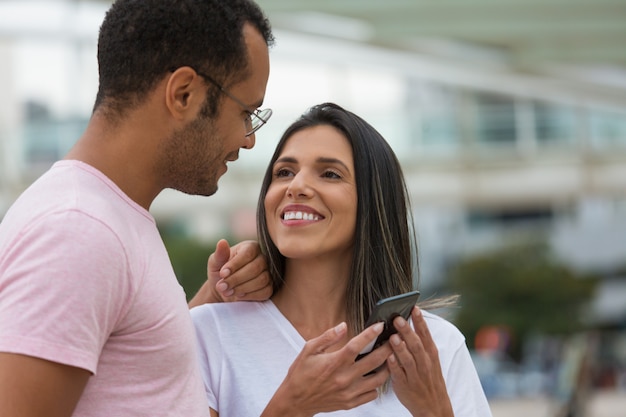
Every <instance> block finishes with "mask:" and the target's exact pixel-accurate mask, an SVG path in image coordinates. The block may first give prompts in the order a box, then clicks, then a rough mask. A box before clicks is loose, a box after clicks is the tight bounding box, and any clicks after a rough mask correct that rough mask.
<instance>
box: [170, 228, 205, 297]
mask: <svg viewBox="0 0 626 417" xmlns="http://www.w3.org/2000/svg"><path fill="white" fill-rule="evenodd" d="M163 241H164V242H165V247H166V248H167V251H168V253H169V255H170V260H171V262H172V266H173V267H174V272H175V273H176V278H177V279H178V282H179V283H180V285H182V287H183V288H184V289H185V294H187V300H189V299H191V297H193V296H194V295H195V294H196V292H197V291H198V289H199V288H200V287H201V286H202V284H203V283H204V282H205V281H206V279H207V261H208V259H209V256H210V255H211V254H212V253H213V252H214V251H215V245H216V244H217V242H215V243H211V244H202V243H200V242H198V241H196V240H193V239H189V238H186V237H182V236H163Z"/></svg>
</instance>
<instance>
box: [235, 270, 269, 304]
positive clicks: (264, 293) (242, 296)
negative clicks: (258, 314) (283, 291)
mask: <svg viewBox="0 0 626 417" xmlns="http://www.w3.org/2000/svg"><path fill="white" fill-rule="evenodd" d="M268 277H269V274H268ZM267 281H268V284H267V285H265V286H264V287H261V288H257V287H258V285H256V284H258V283H257V281H256V280H255V281H253V282H252V283H251V284H250V287H248V286H247V284H244V285H240V286H238V287H236V288H235V295H234V296H233V297H232V298H233V299H234V300H238V301H265V300H267V299H268V298H270V297H271V296H272V293H273V292H274V291H273V288H272V285H271V283H270V282H269V278H268V279H267Z"/></svg>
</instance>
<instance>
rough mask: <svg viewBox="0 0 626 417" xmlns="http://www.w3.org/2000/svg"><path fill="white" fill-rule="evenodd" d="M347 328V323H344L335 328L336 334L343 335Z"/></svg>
mask: <svg viewBox="0 0 626 417" xmlns="http://www.w3.org/2000/svg"><path fill="white" fill-rule="evenodd" d="M346 327H347V325H346V323H344V322H341V323H339V324H338V325H336V326H335V333H337V334H341V333H343V332H344V331H345V330H346Z"/></svg>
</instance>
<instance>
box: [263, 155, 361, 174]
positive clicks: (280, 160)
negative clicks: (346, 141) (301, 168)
mask: <svg viewBox="0 0 626 417" xmlns="http://www.w3.org/2000/svg"><path fill="white" fill-rule="evenodd" d="M315 162H317V163H321V164H339V165H341V166H342V167H344V169H345V170H346V171H350V169H349V168H348V166H347V165H346V164H344V163H343V161H341V160H340V159H337V158H330V157H325V156H321V157H319V158H317V159H316V160H315ZM278 163H290V164H296V163H298V160H297V159H296V158H294V157H293V156H283V157H281V158H278V159H277V160H276V161H275V162H274V165H276V164H278Z"/></svg>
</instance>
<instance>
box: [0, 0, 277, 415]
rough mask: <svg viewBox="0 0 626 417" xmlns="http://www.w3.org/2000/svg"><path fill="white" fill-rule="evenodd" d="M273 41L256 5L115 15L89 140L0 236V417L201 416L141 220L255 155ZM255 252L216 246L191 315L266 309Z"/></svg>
mask: <svg viewBox="0 0 626 417" xmlns="http://www.w3.org/2000/svg"><path fill="white" fill-rule="evenodd" d="M272 42H273V37H272V33H271V29H270V27H269V24H268V22H267V20H266V19H265V17H264V16H263V14H262V12H261V10H260V9H259V8H258V6H257V5H256V4H254V3H253V2H251V1H250V0H228V1H224V0H167V1H166V0H118V1H117V2H115V3H114V4H113V6H112V7H111V9H110V10H109V12H108V13H107V15H106V17H105V19H104V22H103V24H102V27H101V29H100V35H99V40H98V62H99V72H100V85H99V90H98V94H97V97H96V102H95V106H94V110H93V115H92V118H91V120H90V121H89V124H88V126H87V129H86V130H85V132H84V134H83V135H82V136H81V137H80V139H79V140H78V141H77V143H76V145H75V146H74V147H73V148H72V149H71V150H70V152H69V154H68V155H67V156H66V158H65V159H64V160H63V161H59V162H57V163H56V164H55V165H54V166H53V167H52V168H51V169H50V170H49V171H48V172H47V173H45V174H44V175H43V176H42V177H41V178H40V179H38V180H37V181H36V182H35V183H34V184H32V185H31V187H29V189H28V190H26V191H25V192H24V194H23V195H22V196H21V197H20V198H19V199H18V200H17V201H16V202H15V204H14V205H13V207H12V208H11V209H10V210H9V212H8V213H7V215H6V217H5V218H4V219H3V221H2V223H1V224H0V415H2V416H3V417H16V416H19V417H30V416H43V415H46V416H55V417H56V416H70V415H75V416H106V417H117V416H151V417H152V416H159V415H167V416H186V417H193V416H205V415H208V412H209V407H208V404H207V401H206V397H205V394H204V390H203V388H202V381H201V378H200V377H199V373H198V369H197V363H196V356H195V347H194V335H193V328H192V325H191V321H190V318H189V314H188V309H187V304H186V302H185V295H184V293H183V290H182V288H181V287H180V285H178V283H177V281H176V278H175V275H174V272H173V270H172V267H171V264H170V262H169V258H168V255H167V252H166V250H165V247H164V245H163V242H162V240H161V238H160V236H159V233H158V230H157V228H156V224H155V220H154V218H153V217H152V216H151V215H150V214H149V211H148V210H149V208H150V205H151V204H152V202H153V200H154V199H155V198H156V197H157V195H158V194H159V193H160V192H161V191H162V190H163V189H165V188H173V189H176V190H180V191H182V192H185V193H188V194H194V195H205V196H209V195H212V194H213V193H215V191H216V190H217V182H218V179H219V178H220V177H221V176H222V175H223V174H224V173H225V172H226V170H227V162H230V161H235V160H236V159H237V158H238V152H239V149H240V148H244V149H250V148H252V147H253V146H254V142H255V136H254V134H255V132H256V130H257V129H258V128H260V127H261V126H262V125H263V124H264V123H265V122H266V121H267V119H268V118H269V116H270V115H271V111H262V110H257V108H258V107H259V106H261V104H262V102H263V98H264V94H265V88H266V84H267V80H268V77H269V56H268V46H269V45H271V43H272ZM231 252H232V253H231ZM257 255H258V253H257V248H256V246H254V245H249V246H248V247H246V246H245V245H244V246H238V247H234V248H233V249H232V251H231V249H230V248H229V247H228V245H227V244H226V243H225V242H221V243H220V244H219V245H218V248H217V250H216V253H215V254H214V255H212V257H211V259H210V260H209V279H208V281H207V283H206V284H205V286H204V287H203V288H202V290H201V292H200V295H199V298H198V297H196V298H195V299H194V301H193V302H192V304H197V303H199V302H202V301H224V300H227V299H228V300H230V299H244V300H251V299H266V298H267V297H269V295H270V294H271V286H270V285H269V279H268V277H267V274H266V273H263V272H262V270H263V267H264V266H263V265H264V264H263V262H262V260H261V261H259V262H256V261H254V260H253V259H255V256H257ZM229 259H230V260H229ZM258 259H261V258H260V257H258ZM240 268H241V270H240ZM255 268H256V270H255ZM228 270H230V271H231V275H230V276H228V277H227V274H228ZM244 270H246V272H245V273H241V272H242V271H244ZM220 274H222V275H221V276H220ZM246 276H247V277H248V278H246ZM254 276H258V277H257V278H256V279H249V277H254ZM224 278H225V279H224Z"/></svg>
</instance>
